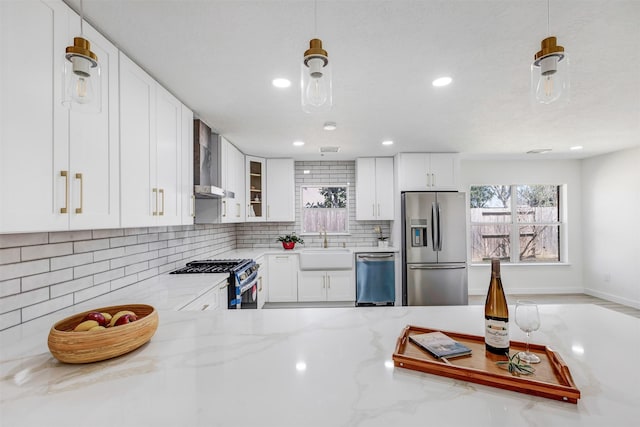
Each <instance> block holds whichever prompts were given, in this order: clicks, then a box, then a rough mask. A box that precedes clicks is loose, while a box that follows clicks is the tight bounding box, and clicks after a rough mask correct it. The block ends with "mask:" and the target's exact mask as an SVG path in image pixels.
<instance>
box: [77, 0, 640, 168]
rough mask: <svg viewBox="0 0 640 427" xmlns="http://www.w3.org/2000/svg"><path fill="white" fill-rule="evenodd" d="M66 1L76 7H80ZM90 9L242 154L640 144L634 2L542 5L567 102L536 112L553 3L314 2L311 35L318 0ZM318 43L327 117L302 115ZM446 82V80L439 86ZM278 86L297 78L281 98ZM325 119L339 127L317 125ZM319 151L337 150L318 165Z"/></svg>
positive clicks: (506, 152)
mask: <svg viewBox="0 0 640 427" xmlns="http://www.w3.org/2000/svg"><path fill="white" fill-rule="evenodd" d="M66 2H67V3H68V4H70V5H71V6H72V7H73V8H74V9H75V10H76V11H79V4H80V3H79V0H66ZM83 3H84V14H85V17H86V19H87V20H88V21H89V22H91V23H92V24H93V25H94V26H95V27H97V28H98V29H99V30H100V31H101V32H102V33H103V34H105V35H106V36H107V37H108V38H109V39H110V40H111V41H113V42H114V43H115V44H116V45H117V46H118V47H119V48H120V49H121V50H123V51H124V52H125V53H126V54H127V55H129V56H130V57H131V58H132V59H133V60H134V61H136V62H137V63H138V64H140V65H141V66H142V67H143V68H145V69H146V70H147V71H148V72H149V73H150V74H151V75H152V76H154V77H155V78H156V79H157V80H158V81H160V82H161V83H162V84H163V85H165V86H166V87H167V88H168V89H169V90H170V91H171V92H173V93H174V94H175V95H176V96H177V97H178V98H180V99H181V100H182V101H183V102H184V103H185V104H186V105H188V106H189V107H190V108H191V109H193V110H194V112H195V114H196V115H197V116H198V117H200V118H202V119H203V120H204V121H205V122H207V123H209V124H210V125H211V127H212V128H214V129H216V130H217V131H219V132H220V133H222V134H224V135H225V136H226V137H227V138H228V139H229V140H230V141H232V142H233V143H234V144H235V145H236V146H237V147H238V148H240V149H241V150H242V151H243V152H245V153H249V154H254V155H259V156H286V157H295V158H296V159H353V158H355V157H357V156H373V155H376V156H384V155H392V154H395V153H397V152H400V151H403V152H410V151H456V152H461V153H463V154H464V155H465V156H466V157H474V158H482V157H491V158H516V157H519V158H523V157H527V158H531V155H529V156H527V155H525V154H524V153H525V152H526V151H528V150H531V149H535V148H552V149H553V151H552V152H551V153H548V154H545V155H537V157H535V158H542V157H541V156H544V158H583V157H589V156H593V155H597V154H601V153H605V152H610V151H616V150H619V149H623V148H627V147H632V146H640V24H639V23H640V0H626V1H625V0H609V1H602V0H580V1H578V0H555V1H551V3H550V11H551V13H550V32H551V34H552V35H556V36H557V37H558V43H559V44H561V45H563V46H564V47H565V49H566V51H567V53H568V55H569V58H570V67H571V70H570V71H571V98H570V102H569V103H568V104H566V105H564V106H548V108H545V109H539V108H533V107H532V104H531V102H530V95H529V91H530V89H529V86H530V74H529V69H530V64H531V61H532V59H533V55H534V53H535V52H536V51H537V50H539V48H540V41H541V40H542V39H543V38H545V37H546V36H547V35H549V33H548V32H547V1H546V0H502V1H497V0H495V1H494V0H467V1H461V0H448V1H427V0H424V1H402V0H396V1H376V0H371V1H355V0H354V1H348V0H342V1H329V0H327V1H323V0H319V1H318V2H317V18H316V22H317V33H315V32H314V3H313V2H312V1H304V0H289V1H286V0H280V1H277V0H274V1H269V0H265V1H244V0H238V1H217V0H198V1H196V0H168V1H162V0H158V1H145V0H110V1H104V0H84V2H83ZM314 36H318V37H319V38H321V39H322V40H323V43H324V47H325V49H326V50H327V51H328V52H329V58H330V60H331V62H332V66H333V97H334V107H333V109H332V110H331V111H330V112H328V113H322V114H307V113H304V112H303V111H302V109H301V107H300V88H299V81H300V63H301V60H302V56H303V52H304V50H305V49H306V48H307V47H308V43H309V39H311V38H313V37H314ZM444 74H446V75H451V76H452V77H453V79H454V81H453V83H452V84H451V85H450V86H449V87H446V88H434V87H432V86H431V81H432V80H433V79H434V78H435V77H438V76H441V75H444ZM275 77H286V78H289V79H290V80H291V81H292V83H293V84H292V86H291V87H290V88H288V89H284V90H282V89H276V88H274V87H273V86H272V85H271V80H272V79H273V78H275ZM325 121H335V122H337V124H338V129H337V130H335V131H333V132H327V131H324V130H322V124H323V123H324V122H325ZM385 139H392V140H394V141H395V144H394V145H392V146H390V147H383V146H382V145H381V141H383V140H385ZM294 140H303V141H305V143H306V144H305V145H304V146H303V147H301V148H298V147H293V146H292V142H293V141H294ZM324 145H338V146H340V148H341V149H340V152H339V153H337V154H326V155H325V156H324V157H321V156H320V153H319V147H320V146H324ZM574 145H581V146H583V147H584V150H582V151H578V152H572V151H570V150H569V147H571V146H574Z"/></svg>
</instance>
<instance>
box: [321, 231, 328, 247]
mask: <svg viewBox="0 0 640 427" xmlns="http://www.w3.org/2000/svg"><path fill="white" fill-rule="evenodd" d="M323 234H324V242H323V243H322V247H323V248H328V247H329V243H328V242H327V230H326V229H322V231H321V232H320V237H322V235H323Z"/></svg>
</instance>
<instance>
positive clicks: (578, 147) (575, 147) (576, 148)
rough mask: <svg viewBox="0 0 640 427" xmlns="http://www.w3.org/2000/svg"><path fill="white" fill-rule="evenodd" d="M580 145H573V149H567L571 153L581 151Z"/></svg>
mask: <svg viewBox="0 0 640 427" xmlns="http://www.w3.org/2000/svg"><path fill="white" fill-rule="evenodd" d="M582 148H584V147H582V145H574V146H573V147H571V148H569V150H571V151H577V150H582Z"/></svg>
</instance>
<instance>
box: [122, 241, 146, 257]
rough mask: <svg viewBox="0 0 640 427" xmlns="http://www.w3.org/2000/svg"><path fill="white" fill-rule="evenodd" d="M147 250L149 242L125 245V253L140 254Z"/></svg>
mask: <svg viewBox="0 0 640 427" xmlns="http://www.w3.org/2000/svg"><path fill="white" fill-rule="evenodd" d="M147 251H149V244H148V243H142V244H139V245H131V246H125V247H124V253H125V255H133V254H139V253H142V252H147Z"/></svg>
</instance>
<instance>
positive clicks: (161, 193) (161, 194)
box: [158, 188, 164, 216]
mask: <svg viewBox="0 0 640 427" xmlns="http://www.w3.org/2000/svg"><path fill="white" fill-rule="evenodd" d="M158 192H159V193H160V196H162V199H161V200H162V205H161V206H162V209H161V210H160V213H159V214H158V215H160V216H163V215H164V188H161V189H159V190H158Z"/></svg>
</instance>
